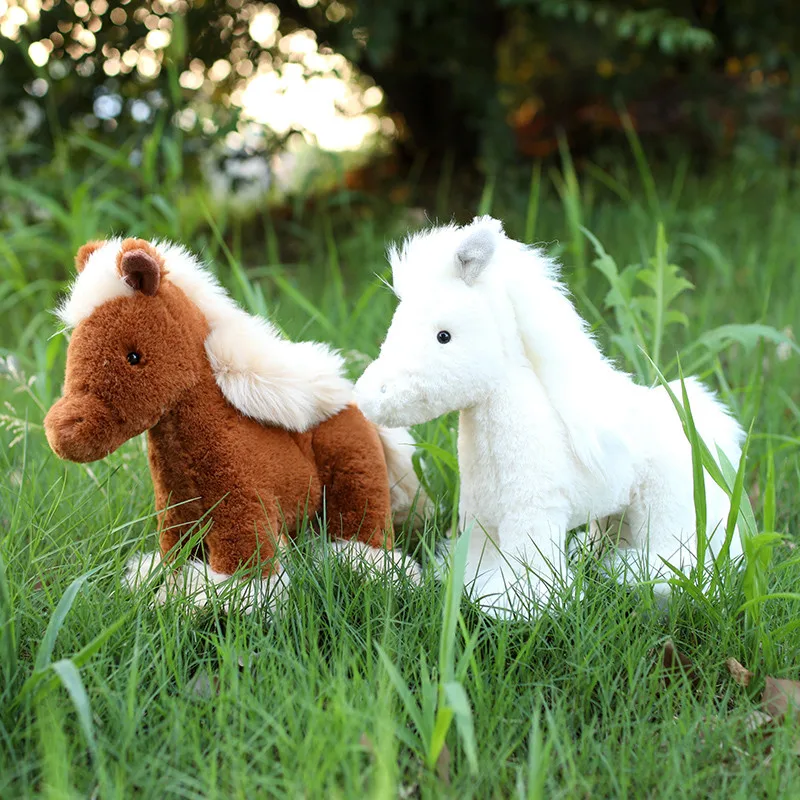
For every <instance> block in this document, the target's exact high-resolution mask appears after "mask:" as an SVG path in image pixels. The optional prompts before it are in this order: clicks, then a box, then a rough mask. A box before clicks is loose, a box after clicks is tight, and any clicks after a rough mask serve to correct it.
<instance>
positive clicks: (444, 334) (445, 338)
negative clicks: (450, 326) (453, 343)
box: [436, 331, 453, 344]
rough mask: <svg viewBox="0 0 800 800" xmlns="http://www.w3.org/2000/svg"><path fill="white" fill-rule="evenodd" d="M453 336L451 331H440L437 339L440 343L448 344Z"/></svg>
mask: <svg viewBox="0 0 800 800" xmlns="http://www.w3.org/2000/svg"><path fill="white" fill-rule="evenodd" d="M452 338H453V337H452V336H451V335H450V332H449V331H439V333H437V334H436V341H437V342H439V344H447V343H448V342H449V341H450V340H451V339H452Z"/></svg>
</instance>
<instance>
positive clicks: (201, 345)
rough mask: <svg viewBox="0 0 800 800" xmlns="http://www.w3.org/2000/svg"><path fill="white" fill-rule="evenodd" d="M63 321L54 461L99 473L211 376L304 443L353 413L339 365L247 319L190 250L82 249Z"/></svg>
mask: <svg viewBox="0 0 800 800" xmlns="http://www.w3.org/2000/svg"><path fill="white" fill-rule="evenodd" d="M76 266H77V269H78V277H77V279H76V280H75V283H74V284H73V287H72V289H71V291H70V294H69V296H68V298H67V299H66V301H65V302H64V303H63V305H62V306H61V308H60V309H59V311H58V314H59V316H60V318H61V320H62V321H63V322H64V323H65V325H66V326H67V327H68V328H74V329H75V330H74V331H73V333H72V337H71V341H70V344H69V349H68V354H67V372H66V378H65V384H64V396H63V397H62V398H61V399H60V400H59V401H58V402H57V403H56V404H55V405H54V406H53V408H52V409H51V410H50V412H49V414H48V415H47V417H46V419H45V430H46V432H47V437H48V441H49V442H50V445H51V446H52V448H53V450H54V451H55V452H56V453H57V454H58V455H60V456H61V457H63V458H67V459H69V460H72V461H94V460H96V459H100V458H103V457H104V456H106V455H108V454H109V453H111V452H113V451H114V450H116V449H117V448H118V447H119V446H120V445H121V444H122V443H123V442H125V441H127V440H128V439H130V438H131V437H133V436H136V435H138V434H140V433H142V432H143V431H145V430H148V429H150V428H152V427H153V426H154V425H155V424H156V423H157V422H158V421H159V419H161V417H162V416H163V415H164V413H165V412H166V411H168V410H169V409H171V408H173V407H174V405H175V404H176V402H177V401H178V400H179V399H180V398H181V397H182V396H184V395H186V394H187V393H189V392H191V391H192V390H193V389H194V388H195V387H196V385H197V384H198V382H199V381H200V380H201V379H202V378H203V377H205V376H206V375H207V374H208V373H209V372H211V373H213V375H214V377H215V379H216V382H217V384H218V385H219V387H220V389H221V390H222V392H223V394H224V395H225V396H226V397H227V398H228V400H229V401H230V402H231V403H232V404H233V405H235V406H236V407H237V408H239V409H240V410H241V411H242V412H243V413H245V414H247V415H248V416H251V417H254V418H256V419H259V420H260V421H262V422H266V423H269V424H274V425H279V426H281V427H283V428H286V429H288V430H294V431H304V430H307V429H308V428H310V427H312V426H313V425H316V424H318V423H319V422H321V421H322V420H324V419H327V418H328V417H330V416H332V415H333V414H335V413H337V412H338V411H340V410H341V409H342V408H344V407H345V405H347V403H348V402H349V400H350V394H351V392H350V387H349V384H348V383H347V381H346V380H345V379H344V377H342V375H341V360H340V358H339V356H338V355H336V354H334V353H333V352H330V351H328V350H327V349H326V348H325V347H324V346H323V345H319V344H317V343H311V342H306V343H292V342H287V341H286V340H284V339H283V338H282V337H280V336H279V335H278V334H277V332H276V331H275V330H274V328H272V326H270V325H269V324H268V323H267V322H266V321H264V320H260V319H257V318H255V317H252V316H250V315H248V314H246V313H244V312H243V311H242V310H241V309H240V308H238V307H237V306H236V305H235V304H234V303H233V301H232V300H231V299H230V298H229V297H228V295H227V294H226V293H225V292H224V291H223V290H222V288H221V287H220V286H219V285H218V284H217V282H216V281H215V280H214V279H213V277H212V276H211V275H210V273H208V272H207V271H205V270H203V269H202V268H201V267H200V265H199V264H198V263H197V262H196V261H195V259H194V258H193V257H192V256H191V255H190V254H189V253H187V252H186V251H185V250H183V249H182V248H180V247H177V246H175V245H172V244H166V243H161V244H156V243H150V242H146V241H143V240H141V239H126V240H124V241H121V240H119V239H113V240H111V241H109V242H92V243H90V244H88V245H84V247H82V248H81V250H80V251H79V253H78V256H77V258H76Z"/></svg>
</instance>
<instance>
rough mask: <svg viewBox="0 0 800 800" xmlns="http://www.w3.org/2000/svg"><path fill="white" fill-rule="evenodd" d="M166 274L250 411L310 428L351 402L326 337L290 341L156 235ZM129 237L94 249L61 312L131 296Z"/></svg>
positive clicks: (229, 394)
mask: <svg viewBox="0 0 800 800" xmlns="http://www.w3.org/2000/svg"><path fill="white" fill-rule="evenodd" d="M151 244H152V245H153V247H155V249H156V250H157V251H158V252H159V253H160V254H161V255H162V257H163V258H164V264H165V270H166V275H165V280H167V281H170V282H171V283H173V284H174V285H176V286H177V287H179V288H180V289H181V290H182V291H183V292H184V293H185V294H186V295H187V297H188V298H189V299H190V300H191V301H192V303H194V304H195V305H196V306H197V307H198V308H199V309H200V311H201V312H202V313H203V316H204V317H205V318H206V320H207V321H208V325H209V328H210V332H209V335H208V337H207V339H206V342H205V346H206V352H207V354H208V359H209V362H210V363H211V368H212V370H213V372H214V375H215V377H216V380H217V384H218V385H219V388H220V389H221V391H222V393H223V395H224V396H225V397H226V399H227V400H228V402H230V403H231V405H233V406H234V407H235V408H237V409H238V410H239V411H241V412H242V413H243V414H245V415H246V416H248V417H252V418H253V419H257V420H259V421H260V422H264V423H266V424H269V425H278V426H280V427H282V428H286V429H288V430H293V431H301V432H302V431H305V430H307V429H309V428H312V427H314V426H315V425H318V424H319V423H320V422H322V421H324V420H326V419H328V418H329V417H332V416H333V415H334V414H336V413H338V412H339V411H341V410H342V409H343V408H344V407H345V406H346V405H347V404H348V403H350V402H351V401H352V387H351V384H350V382H349V381H348V380H347V379H346V378H345V377H344V375H343V374H342V368H343V361H342V358H341V356H340V355H339V354H338V353H336V352H334V351H333V350H331V349H330V348H329V347H328V346H327V345H324V344H321V343H319V342H291V341H289V340H288V339H286V338H284V337H283V336H282V335H281V334H280V333H279V332H278V330H277V329H276V328H275V326H274V325H272V324H271V323H270V322H269V321H268V320H266V319H262V318H260V317H255V316H253V315H252V314H248V313H247V312H246V311H244V310H243V309H242V308H241V307H240V306H239V305H237V304H236V302H235V301H234V300H233V299H232V298H231V297H230V295H228V293H227V292H226V291H225V289H224V288H223V287H222V286H221V285H220V283H219V282H218V281H217V279H216V278H215V277H214V276H213V275H212V274H211V273H210V272H209V271H208V270H207V269H206V268H205V267H204V266H203V265H202V264H201V263H200V261H199V260H198V259H197V258H196V257H195V256H194V255H193V254H192V253H190V252H189V251H188V250H186V249H185V248H183V247H181V246H180V245H175V244H172V243H170V242H164V241H154V242H151ZM121 245H122V239H120V238H115V239H111V240H109V241H108V242H106V243H105V244H104V245H103V246H102V247H100V248H98V249H97V250H95V251H94V252H93V253H92V254H91V255H90V256H89V258H88V259H87V261H86V264H85V266H84V268H83V270H82V271H81V272H80V274H79V275H78V276H77V277H76V278H75V280H74V282H73V284H72V286H71V287H70V291H69V294H68V296H67V297H66V299H65V300H64V301H63V302H62V303H61V305H60V306H59V308H58V309H57V311H56V313H57V315H58V317H59V319H60V320H61V321H62V322H63V323H64V325H65V326H66V327H67V328H68V329H69V328H74V327H75V326H76V325H78V323H80V322H81V321H82V320H84V319H86V318H87V317H89V316H90V315H91V314H92V313H93V312H94V311H95V309H97V308H98V307H99V306H101V305H102V304H103V303H106V302H108V301H109V300H113V299H114V298H117V297H126V296H131V295H133V293H134V290H133V289H131V288H130V287H129V286H128V285H127V284H126V283H125V282H124V281H123V280H122V278H121V277H120V275H119V273H118V271H117V263H116V262H117V255H118V253H119V251H120V247H121Z"/></svg>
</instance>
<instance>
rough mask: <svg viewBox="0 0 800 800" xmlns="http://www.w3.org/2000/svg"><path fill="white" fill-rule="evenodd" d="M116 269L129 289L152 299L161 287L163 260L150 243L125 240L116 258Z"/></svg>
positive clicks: (139, 240) (138, 240)
mask: <svg viewBox="0 0 800 800" xmlns="http://www.w3.org/2000/svg"><path fill="white" fill-rule="evenodd" d="M117 269H118V270H119V274H120V276H121V277H122V280H124V281H125V283H127V284H128V286H130V287H131V289H133V290H134V291H137V292H141V293H142V294H146V295H148V296H149V297H152V296H153V295H154V294H155V293H156V292H157V291H158V287H159V286H160V285H161V275H162V273H163V271H164V260H163V258H162V257H161V254H160V253H159V252H158V251H157V250H156V249H155V248H154V247H153V245H151V244H150V242H145V241H144V240H142V239H126V240H125V241H124V242H123V243H122V250H121V251H120V254H119V256H118V257H117Z"/></svg>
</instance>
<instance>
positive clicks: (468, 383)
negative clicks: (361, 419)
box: [356, 217, 521, 425]
mask: <svg viewBox="0 0 800 800" xmlns="http://www.w3.org/2000/svg"><path fill="white" fill-rule="evenodd" d="M507 244H508V240H507V239H506V237H505V235H504V234H503V230H502V227H501V225H500V223H499V222H498V221H496V220H493V219H491V218H489V217H482V218H479V219H476V220H475V221H474V222H473V223H472V224H471V225H468V226H466V227H463V228H459V227H456V226H453V225H450V226H444V227H441V228H434V229H431V230H429V231H425V232H423V233H420V234H416V235H414V236H412V237H410V238H409V239H407V240H406V241H405V242H404V244H403V246H402V247H401V248H399V249H398V248H394V247H393V248H391V249H390V251H389V258H390V262H391V265H392V279H393V289H394V292H395V294H396V295H397V297H398V298H399V300H400V303H399V305H398V307H397V310H396V311H395V315H394V317H393V318H392V324H391V326H390V327H389V331H388V333H387V334H386V339H385V341H384V343H383V346H382V347H381V352H380V358H378V359H377V360H376V361H375V362H373V363H372V364H370V366H369V367H368V368H367V370H366V371H365V373H364V375H363V376H362V377H361V379H360V380H359V381H358V383H357V384H356V393H357V397H358V402H359V406H360V407H361V408H362V409H363V410H364V412H365V413H366V414H367V416H368V417H370V418H371V419H374V420H380V421H381V422H382V423H383V424H392V425H395V424H402V425H414V424H418V423H421V422H426V421H428V420H430V419H433V418H434V417H437V416H439V415H441V414H444V413H445V412H448V411H453V410H460V409H463V408H468V407H470V406H472V405H474V404H475V403H476V402H478V400H479V399H480V398H481V397H483V396H484V395H485V394H486V393H487V392H489V391H490V390H491V388H492V387H493V386H494V385H495V384H496V382H497V381H498V380H500V379H501V377H502V374H503V370H504V365H505V362H506V360H507V358H508V357H520V354H521V349H520V347H519V345H518V344H517V340H518V336H517V334H516V328H515V325H514V313H513V309H512V307H511V304H510V301H509V299H508V297H507V296H506V294H505V293H504V292H503V291H502V287H499V286H498V283H497V281H496V280H493V273H494V272H496V271H497V270H498V269H500V268H501V267H500V266H498V261H499V260H500V259H499V258H498V256H499V255H500V251H501V250H502V249H503V248H504V247H505V246H506V245H507Z"/></svg>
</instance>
